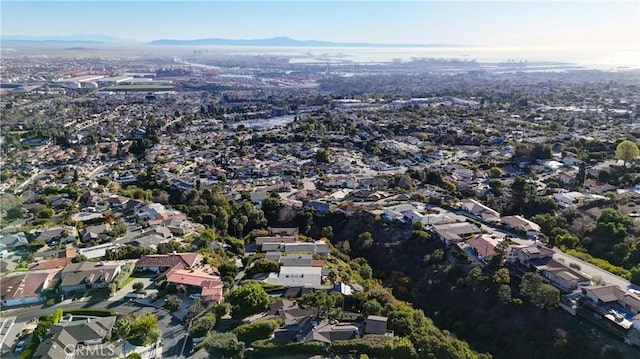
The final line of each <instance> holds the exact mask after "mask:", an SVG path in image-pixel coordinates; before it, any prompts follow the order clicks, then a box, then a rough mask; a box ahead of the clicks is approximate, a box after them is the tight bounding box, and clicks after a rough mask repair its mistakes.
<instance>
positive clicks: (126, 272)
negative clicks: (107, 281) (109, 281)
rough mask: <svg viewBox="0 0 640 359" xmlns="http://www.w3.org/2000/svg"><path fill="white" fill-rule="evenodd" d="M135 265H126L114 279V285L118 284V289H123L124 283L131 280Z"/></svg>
mask: <svg viewBox="0 0 640 359" xmlns="http://www.w3.org/2000/svg"><path fill="white" fill-rule="evenodd" d="M133 268H134V264H133V262H129V263H127V264H125V265H124V268H122V270H121V271H120V273H118V275H117V276H116V277H115V278H114V279H113V283H115V284H116V286H117V288H118V289H122V285H123V284H124V282H126V281H127V279H129V277H130V276H131V273H133Z"/></svg>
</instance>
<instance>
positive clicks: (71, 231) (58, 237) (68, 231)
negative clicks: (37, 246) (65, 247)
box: [34, 226, 78, 243]
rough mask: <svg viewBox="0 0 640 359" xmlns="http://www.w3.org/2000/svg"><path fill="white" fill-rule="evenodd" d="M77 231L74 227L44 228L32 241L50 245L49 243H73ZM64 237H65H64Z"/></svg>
mask: <svg viewBox="0 0 640 359" xmlns="http://www.w3.org/2000/svg"><path fill="white" fill-rule="evenodd" d="M77 233H78V231H77V230H76V228H75V227H71V226H62V227H52V228H46V229H44V230H42V231H40V232H36V233H35V236H34V237H35V238H34V240H36V241H43V242H46V243H50V242H51V241H63V240H64V241H65V242H73V241H75V239H76V236H77ZM65 235H66V237H65Z"/></svg>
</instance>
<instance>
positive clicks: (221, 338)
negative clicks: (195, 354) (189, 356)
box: [199, 333, 244, 359]
mask: <svg viewBox="0 0 640 359" xmlns="http://www.w3.org/2000/svg"><path fill="white" fill-rule="evenodd" d="M199 346H200V347H202V348H204V349H205V350H206V351H207V353H209V358H211V359H236V358H242V357H243V353H244V343H243V342H241V341H238V337H236V335H235V334H233V333H216V334H209V335H207V337H206V338H205V339H204V340H203V341H202V343H200V345H199Z"/></svg>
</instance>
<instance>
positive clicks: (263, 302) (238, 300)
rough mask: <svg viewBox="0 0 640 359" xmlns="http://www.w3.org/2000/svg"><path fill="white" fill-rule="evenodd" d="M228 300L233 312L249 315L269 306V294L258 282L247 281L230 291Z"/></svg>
mask: <svg viewBox="0 0 640 359" xmlns="http://www.w3.org/2000/svg"><path fill="white" fill-rule="evenodd" d="M228 301H229V303H230V304H231V306H232V310H233V313H234V314H239V315H250V314H255V313H259V312H261V311H263V310H266V309H267V308H268V307H269V295H268V294H267V292H265V290H264V289H263V288H262V286H261V285H260V284H258V283H249V284H245V285H242V286H240V287H238V288H237V289H236V290H234V291H233V292H231V293H230V294H229V297H228Z"/></svg>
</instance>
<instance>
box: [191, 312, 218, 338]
mask: <svg viewBox="0 0 640 359" xmlns="http://www.w3.org/2000/svg"><path fill="white" fill-rule="evenodd" d="M215 326H216V315H215V313H207V314H205V315H203V316H202V317H200V318H198V319H196V320H194V321H193V324H192V325H191V327H190V328H189V334H191V336H192V337H194V338H200V337H203V336H205V335H207V333H209V332H210V331H212V330H213V328H215Z"/></svg>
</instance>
